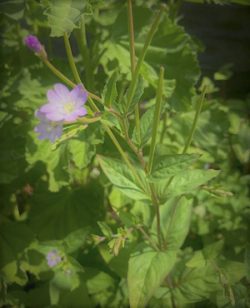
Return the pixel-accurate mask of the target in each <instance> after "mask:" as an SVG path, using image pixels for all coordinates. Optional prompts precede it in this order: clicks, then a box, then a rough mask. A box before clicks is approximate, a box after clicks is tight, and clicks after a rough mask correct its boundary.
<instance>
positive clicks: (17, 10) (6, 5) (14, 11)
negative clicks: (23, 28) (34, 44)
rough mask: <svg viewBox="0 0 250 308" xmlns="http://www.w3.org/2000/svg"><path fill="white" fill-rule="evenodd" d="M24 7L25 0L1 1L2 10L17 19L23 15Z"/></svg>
mask: <svg viewBox="0 0 250 308" xmlns="http://www.w3.org/2000/svg"><path fill="white" fill-rule="evenodd" d="M24 9H25V1H24V0H8V1H1V3H0V12H1V13H3V14H4V15H6V16H8V17H9V18H11V19H14V20H15V21H17V20H20V19H21V18H22V17H23V14H24Z"/></svg>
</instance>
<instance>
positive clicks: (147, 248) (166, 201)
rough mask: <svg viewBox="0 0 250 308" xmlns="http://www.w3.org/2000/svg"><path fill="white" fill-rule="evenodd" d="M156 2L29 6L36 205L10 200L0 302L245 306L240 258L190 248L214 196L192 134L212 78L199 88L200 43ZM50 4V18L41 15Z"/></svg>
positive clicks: (27, 79)
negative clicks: (198, 207)
mask: <svg viewBox="0 0 250 308" xmlns="http://www.w3.org/2000/svg"><path fill="white" fill-rule="evenodd" d="M137 2H139V1H136V3H137ZM156 2H157V1H152V3H151V2H150V4H148V6H149V7H147V6H142V5H139V6H138V5H137V4H136V3H134V1H132V0H127V2H126V1H124V3H122V1H121V3H115V2H113V1H111V2H110V3H108V2H107V3H104V2H102V1H100V3H98V2H96V3H94V4H92V2H91V1H82V2H79V1H75V0H74V1H44V2H42V3H41V4H37V3H36V2H35V1H31V2H30V3H29V4H27V8H26V10H27V12H26V14H27V16H28V17H27V20H28V21H29V22H28V24H30V25H32V23H33V31H34V32H35V34H38V36H35V35H33V34H32V35H31V34H28V35H26V36H25V37H24V40H23V41H24V44H25V45H26V47H28V48H29V49H30V50H31V52H33V53H34V54H35V55H36V56H37V58H36V62H35V61H34V64H33V67H32V66H31V67H30V68H29V70H25V71H24V72H22V74H24V75H23V81H22V83H21V84H20V86H19V90H20V93H21V95H23V97H24V96H25V93H26V92H27V91H28V92H29V91H30V93H31V91H34V93H33V96H32V95H28V97H27V100H26V103H25V101H23V103H21V104H19V105H18V104H17V107H16V108H17V110H22V108H24V109H26V110H28V109H29V108H30V109H31V112H28V114H29V117H30V119H31V122H30V123H31V124H30V127H29V128H28V132H27V136H28V137H27V144H26V146H25V147H26V152H25V155H24V156H25V160H26V162H27V166H25V167H24V169H23V171H22V172H24V174H26V175H25V181H28V182H26V184H25V187H24V188H23V190H22V191H21V192H20V194H21V195H25V196H26V197H25V198H26V199H25V200H28V201H27V202H26V201H25V202H24V203H23V204H24V205H22V208H21V206H20V204H19V203H15V202H14V201H12V202H13V204H14V205H13V213H12V214H11V215H12V216H10V217H12V218H11V219H10V218H7V217H8V215H6V218H5V220H4V221H3V223H2V225H3V234H4V236H5V239H6V240H3V244H2V245H3V249H4V252H3V257H2V260H1V266H2V274H3V278H1V284H2V287H3V288H2V290H1V293H2V298H3V299H2V302H1V303H2V304H4V305H8V304H10V305H12V304H16V305H18V307H19V306H20V307H24V306H25V307H51V306H53V307H55V306H56V307H128V306H129V307H131V308H139V307H146V306H147V307H173V308H175V307H186V306H187V305H189V304H191V303H196V302H201V301H204V300H206V299H210V300H211V301H212V302H214V303H216V304H218V303H219V302H221V303H223V304H224V303H225V304H228V303H229V304H233V303H234V302H235V295H234V291H233V290H232V285H233V284H234V283H236V282H238V281H239V280H240V279H242V278H243V277H244V274H242V271H243V270H242V269H243V267H242V266H243V265H242V263H240V262H238V263H237V262H234V261H229V260H227V259H226V258H224V259H223V258H222V259H220V251H221V250H222V247H223V241H216V240H214V242H212V243H210V245H207V246H205V248H204V249H203V248H201V249H198V250H197V249H196V250H195V249H194V250H193V249H192V248H189V247H188V245H187V244H185V245H184V242H185V240H186V238H187V236H188V234H189V228H190V223H191V220H192V216H193V214H194V213H195V210H194V206H195V204H196V203H197V202H199V201H197V200H198V197H197V196H198V195H199V194H202V196H203V194H204V193H205V195H206V196H207V195H208V194H209V191H213V188H210V186H209V185H208V184H207V182H208V181H210V180H212V179H213V178H215V177H216V176H217V175H218V174H219V173H220V171H219V170H213V169H212V168H210V167H209V168H203V167H202V168H201V167H200V166H201V165H202V164H203V161H202V158H201V154H204V153H203V151H202V150H201V149H200V148H198V147H195V143H194V141H195V137H194V136H195V132H196V128H197V126H198V125H199V119H200V116H201V113H202V111H203V109H204V106H203V105H204V102H205V101H206V97H205V96H206V91H208V89H207V85H206V84H205V83H202V85H201V86H200V93H199V92H198V90H197V89H196V88H195V85H196V83H197V81H198V77H199V69H198V65H197V59H196V52H197V47H195V43H194V41H192V39H191V38H190V37H189V36H188V35H187V34H186V33H185V32H184V30H183V28H182V27H180V26H178V24H177V21H176V20H175V19H174V18H173V17H171V16H172V15H171V12H172V11H171V9H172V7H171V5H170V6H165V5H162V4H158V3H156ZM41 9H42V12H43V13H44V14H45V16H47V19H46V20H45V21H44V20H42V21H41V20H39V17H35V18H34V19H32V17H31V12H34V13H37V12H40V11H39V10H41ZM38 15H39V14H38ZM124 21H126V22H125V24H124ZM43 27H44V28H45V29H46V27H50V29H51V33H50V35H51V37H60V40H61V42H59V40H58V41H57V44H62V43H63V44H64V47H65V53H66V56H67V64H68V66H66V65H65V64H66V63H63V65H61V64H60V62H59V61H58V65H56V64H54V63H56V62H57V61H55V60H53V57H51V56H50V53H51V52H52V50H53V48H52V47H51V46H52V44H51V38H49V39H48V38H47V39H46V41H47V42H48V44H46V47H45V44H44V45H42V43H41V42H40V38H38V37H39V33H41V32H42V31H40V30H39V28H41V29H43ZM16 29H18V31H20V29H19V28H18V26H17V28H16ZM124 29H125V30H126V32H124V31H125V30H124ZM18 35H20V33H19V32H18ZM22 35H24V33H22ZM71 42H74V48H73V51H74V52H75V50H76V49H77V48H79V51H80V55H79V56H74V55H73V51H72V46H71ZM76 44H77V46H76ZM164 44H166V46H165V45H164ZM47 45H48V46H47ZM49 46H50V47H49ZM22 53H23V54H26V55H28V51H26V50H24V49H23V50H22ZM31 56H32V55H29V57H31ZM80 57H81V58H80ZM39 60H40V61H41V63H43V65H44V66H43V67H42V66H41V65H40V64H39V63H38V61H39ZM185 61H187V62H185ZM185 63H187V65H184V64H185ZM38 67H39V69H40V70H41V72H42V74H41V76H40V78H39V81H34V80H33V81H32V78H33V76H35V74H37V73H36V71H37V68H38ZM60 67H61V68H60ZM45 68H46V70H45ZM49 73H52V74H51V76H49ZM70 75H71V76H72V77H73V80H71V78H70V77H69V76H70ZM18 78H19V77H18ZM53 78H54V79H53ZM50 80H53V82H50ZM43 83H44V84H46V86H43ZM102 89H103V90H102ZM46 90H47V98H46V97H45V92H46ZM5 91H7V92H8V88H6V89H5ZM39 91H40V92H39ZM38 93H39V94H38ZM6 95H7V94H6ZM27 102H28V103H27ZM27 104H28V105H27ZM18 108H19V109H18ZM206 108H207V107H206ZM187 111H189V114H191V118H190V121H189V122H188V123H189V125H188V127H187V129H186V130H185V131H184V133H183V134H182V135H178V138H179V139H178V138H177V140H174V139H173V138H172V140H171V134H172V136H174V132H172V131H171V127H170V126H171V125H172V122H173V123H174V121H175V116H176V115H178V116H180V117H181V114H182V112H184V113H185V112H187ZM173 115H175V116H173ZM38 121H39V122H38ZM178 121H179V120H178ZM173 125H175V124H173ZM208 133H209V132H208ZM169 136H170V139H169ZM169 140H170V141H169ZM193 143H194V144H193ZM200 160H201V161H200ZM40 164H43V166H42V165H40ZM44 167H45V168H44ZM216 169H217V168H216ZM7 182H8V181H7ZM27 183H28V184H27ZM220 193H221V194H226V192H224V191H222V190H221V191H220ZM12 196H13V195H12ZM210 198H213V196H210ZM6 213H8V211H7V212H6ZM8 214H9V213H8ZM19 237H20V238H21V240H20V242H19V243H18V238H19ZM190 241H191V238H189V239H188V242H189V245H190V246H191V247H194V245H192V244H190ZM9 243H10V244H9ZM185 243H186V242H185ZM15 245H17V246H16V247H14V246H15ZM183 245H184V246H183ZM219 259H220V260H219ZM230 262H231V263H230ZM225 264H226V265H228V266H225ZM231 265H232V266H233V265H234V266H235V268H234V269H232V268H231ZM235 272H237V273H238V275H236V276H237V277H235ZM36 294H38V295H39V296H37V295H36ZM190 307H191V306H190ZM192 307H194V306H192ZM228 307H229V306H228Z"/></svg>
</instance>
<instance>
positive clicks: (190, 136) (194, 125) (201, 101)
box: [182, 87, 206, 154]
mask: <svg viewBox="0 0 250 308" xmlns="http://www.w3.org/2000/svg"><path fill="white" fill-rule="evenodd" d="M205 95H206V87H204V88H203V90H202V93H201V97H200V100H199V102H198V106H197V108H196V113H195V117H194V121H193V125H192V128H191V131H190V134H189V137H188V139H187V142H186V145H185V147H184V149H183V151H182V154H185V153H186V152H187V150H188V148H189V146H190V144H191V142H192V139H193V136H194V132H195V129H196V126H197V122H198V118H199V115H200V113H201V110H202V106H203V102H204V98H205Z"/></svg>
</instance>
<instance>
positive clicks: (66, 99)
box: [40, 83, 88, 122]
mask: <svg viewBox="0 0 250 308" xmlns="http://www.w3.org/2000/svg"><path fill="white" fill-rule="evenodd" d="M87 96H88V94H87V91H86V90H84V88H83V86H82V85H77V86H76V87H75V88H74V89H73V90H72V91H69V90H68V88H67V87H66V86H64V85H63V84H60V83H58V84H55V86H54V88H53V89H51V90H49V91H48V92H47V98H48V103H47V104H45V105H43V106H42V107H41V108H40V111H41V112H43V113H44V114H45V115H46V117H47V119H48V120H50V121H56V122H57V121H67V122H72V121H75V120H77V118H78V117H81V116H84V115H86V114H87V110H86V109H85V108H84V107H83V105H84V104H85V103H86V101H87Z"/></svg>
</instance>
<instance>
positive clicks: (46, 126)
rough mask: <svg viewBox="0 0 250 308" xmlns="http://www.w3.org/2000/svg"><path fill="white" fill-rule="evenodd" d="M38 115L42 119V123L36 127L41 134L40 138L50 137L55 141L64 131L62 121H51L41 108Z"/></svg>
mask: <svg viewBox="0 0 250 308" xmlns="http://www.w3.org/2000/svg"><path fill="white" fill-rule="evenodd" d="M36 117H37V118H38V119H39V120H40V123H39V124H38V125H37V126H36V127H35V129H34V131H35V132H36V133H38V134H39V135H38V139H40V140H43V139H49V140H50V141H51V142H55V141H56V139H58V138H60V137H61V135H62V133H63V129H62V122H56V123H55V122H51V121H49V120H48V118H47V117H46V115H45V114H44V113H43V112H41V110H38V111H37V112H36Z"/></svg>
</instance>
